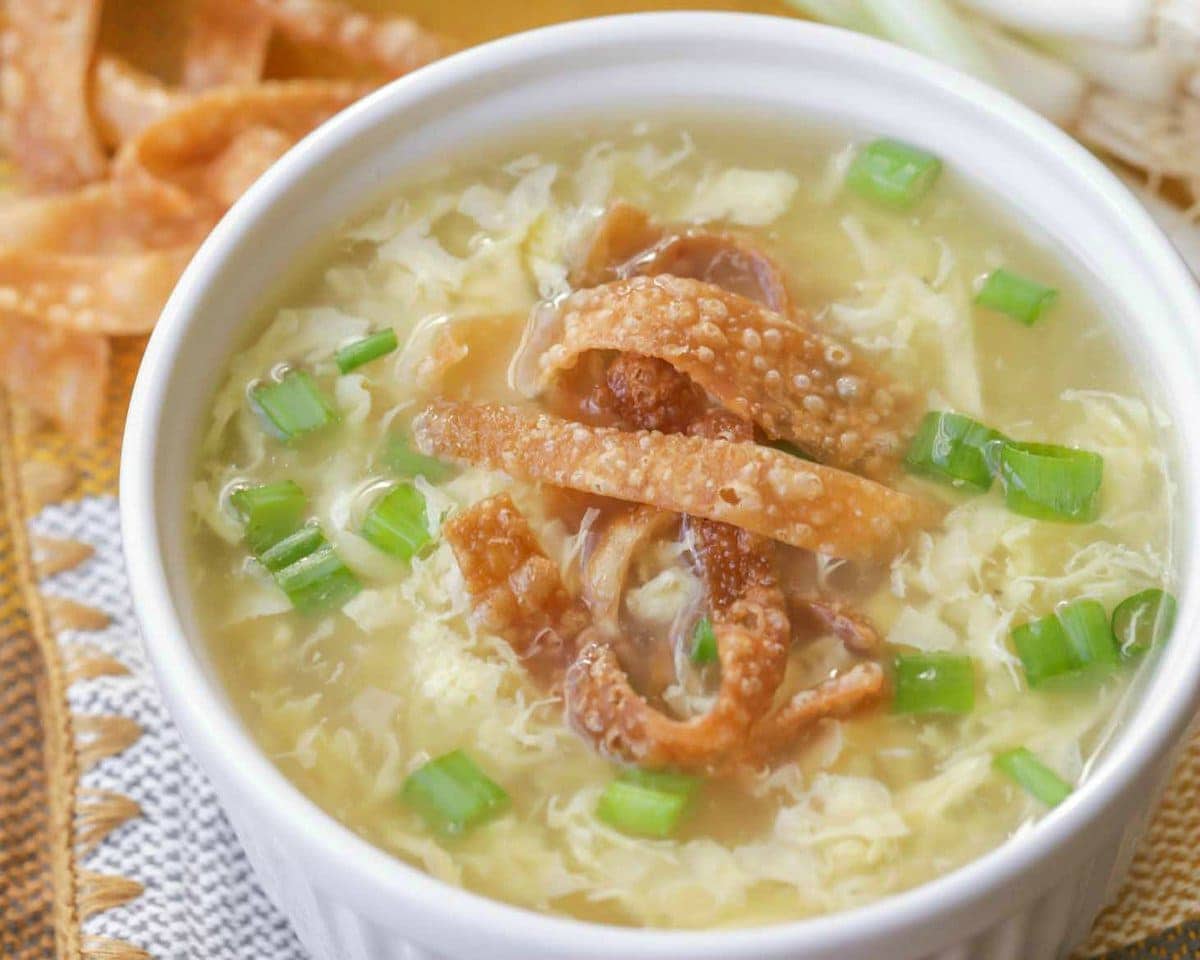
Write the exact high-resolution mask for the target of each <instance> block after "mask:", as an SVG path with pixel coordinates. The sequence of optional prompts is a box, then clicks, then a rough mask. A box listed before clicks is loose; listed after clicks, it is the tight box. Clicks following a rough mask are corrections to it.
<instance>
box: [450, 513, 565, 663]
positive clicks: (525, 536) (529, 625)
mask: <svg viewBox="0 0 1200 960" xmlns="http://www.w3.org/2000/svg"><path fill="white" fill-rule="evenodd" d="M442 534H443V536H445V538H446V541H447V542H448V543H449V544H450V547H451V549H452V550H453V551H454V556H455V559H457V560H458V567H459V569H460V570H461V571H462V575H463V580H464V581H465V582H466V585H467V592H468V593H470V594H471V598H472V599H473V600H474V604H475V605H474V616H475V618H476V621H477V622H478V623H479V624H480V625H481V626H483V627H484V628H485V629H487V630H490V631H492V632H494V633H496V634H498V635H499V636H501V637H503V638H504V639H505V640H506V641H508V643H509V645H510V646H512V648H513V650H514V652H515V653H516V654H517V656H518V657H519V658H520V659H521V660H522V662H523V663H524V665H525V666H526V667H527V668H528V669H529V671H530V672H531V673H532V674H533V675H534V677H535V678H537V679H538V680H539V681H541V682H542V683H543V684H545V685H547V686H550V685H553V684H555V683H557V681H558V680H559V679H561V677H562V673H563V670H564V669H565V668H566V665H567V663H568V662H569V661H570V660H571V658H572V657H573V656H574V652H575V650H574V640H575V638H576V637H577V636H578V635H579V633H580V632H581V631H582V630H583V629H584V627H585V626H586V625H587V614H586V613H585V611H584V610H583V607H582V606H581V604H579V603H578V601H576V600H575V598H574V597H572V596H571V595H570V593H568V592H567V588H566V586H565V585H564V584H563V581H562V577H561V575H560V574H559V571H558V568H557V567H556V566H555V565H554V564H553V563H552V562H551V560H550V558H549V557H547V556H546V554H545V553H544V552H543V551H542V548H541V546H540V545H539V544H538V542H537V537H536V536H534V533H533V530H532V529H530V526H529V523H528V521H526V520H525V518H524V517H523V516H521V513H520V511H518V510H517V508H516V506H515V505H514V504H513V502H512V499H511V498H510V497H509V496H508V494H499V495H497V496H494V497H490V498H488V499H487V500H481V501H480V502H479V503H476V504H474V505H473V506H471V507H469V508H467V509H466V510H464V511H463V512H462V513H460V514H458V515H457V516H456V517H454V518H453V519H451V520H450V521H448V522H447V523H446V524H444V525H443V527H442Z"/></svg>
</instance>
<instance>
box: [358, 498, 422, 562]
mask: <svg viewBox="0 0 1200 960" xmlns="http://www.w3.org/2000/svg"><path fill="white" fill-rule="evenodd" d="M359 532H360V534H361V535H362V537H363V539H364V540H367V541H368V542H370V543H372V544H374V545H375V546H376V547H378V548H379V549H380V550H382V551H383V552H384V553H389V554H391V555H392V556H394V557H400V558H401V559H402V560H408V559H409V558H411V557H412V556H413V555H414V554H415V553H417V552H419V551H420V550H421V548H423V547H424V546H425V545H426V544H428V543H429V542H430V541H431V540H432V539H433V538H432V536H431V535H430V533H429V524H428V520H427V518H426V511H425V498H424V497H423V496H421V492H420V491H419V490H418V489H417V488H416V487H414V486H412V485H411V484H408V483H401V484H398V485H397V486H395V487H392V489H391V490H389V491H388V492H387V493H385V494H384V495H383V496H382V497H380V498H379V499H378V500H376V501H375V503H374V505H373V506H372V507H371V509H370V510H368V511H367V515H366V517H364V518H363V525H362V530H360V531H359Z"/></svg>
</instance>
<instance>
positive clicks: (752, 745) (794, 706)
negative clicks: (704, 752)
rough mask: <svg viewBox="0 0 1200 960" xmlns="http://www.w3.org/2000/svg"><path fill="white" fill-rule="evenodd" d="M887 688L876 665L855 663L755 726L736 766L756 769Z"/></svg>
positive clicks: (877, 698) (876, 699) (874, 699)
mask: <svg viewBox="0 0 1200 960" xmlns="http://www.w3.org/2000/svg"><path fill="white" fill-rule="evenodd" d="M886 692H887V684H886V682H885V680H884V676H883V668H881V667H880V666H879V664H877V663H873V662H867V663H856V664H855V665H854V666H853V667H851V668H850V669H849V670H847V671H846V672H845V673H843V674H839V675H838V676H836V677H833V678H831V679H829V680H825V681H823V682H821V683H819V684H817V685H816V686H815V687H808V688H807V689H804V690H801V691H799V692H798V693H795V694H793V695H792V697H791V699H789V700H787V701H786V702H785V703H784V704H782V705H781V706H779V707H778V708H776V709H775V710H773V711H772V712H771V713H769V714H768V715H767V716H766V717H764V718H763V719H762V720H760V721H759V722H758V723H756V724H755V725H754V727H753V729H752V730H751V731H750V736H749V739H748V740H747V744H746V751H745V753H744V754H742V755H741V756H740V757H738V758H736V760H735V765H739V766H756V765H759V764H762V763H765V762H767V761H769V760H770V759H771V758H772V757H773V756H775V755H776V754H778V753H780V752H782V751H783V750H786V749H787V748H788V747H790V746H792V745H793V744H795V742H796V740H797V738H798V737H800V736H801V735H802V734H803V733H804V732H805V731H807V730H808V729H810V728H811V727H812V726H813V725H814V724H815V723H816V722H817V721H818V720H824V719H825V718H827V717H844V716H846V715H847V714H850V713H853V712H854V711H856V710H860V709H862V708H864V707H869V706H872V705H874V704H876V703H878V702H879V701H880V700H882V699H883V697H884V695H885V694H886Z"/></svg>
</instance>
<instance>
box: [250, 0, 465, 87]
mask: <svg viewBox="0 0 1200 960" xmlns="http://www.w3.org/2000/svg"><path fill="white" fill-rule="evenodd" d="M253 2H254V3H256V4H257V5H258V9H259V10H261V11H262V12H263V13H264V14H265V15H266V16H267V17H269V18H270V20H271V22H272V23H273V24H274V25H275V26H276V27H278V28H279V29H280V31H282V32H283V33H285V34H287V35H288V36H290V37H292V38H293V39H295V40H299V41H300V42H302V43H310V44H313V45H315V46H321V47H327V48H330V49H333V50H336V51H338V52H339V53H341V54H343V55H345V56H346V57H347V58H348V59H350V60H351V61H354V62H356V63H365V64H370V65H372V66H374V67H376V68H378V69H379V70H381V71H383V72H384V73H386V74H388V75H389V76H395V77H398V76H402V75H403V74H406V73H409V72H411V71H413V70H416V69H417V67H423V66H424V65H425V64H427V63H431V62H432V61H434V60H437V59H438V58H440V57H443V56H445V55H446V54H447V53H449V52H450V51H451V50H452V49H453V47H452V45H451V44H450V43H449V42H448V41H447V40H446V39H445V38H444V37H440V36H438V35H437V34H435V33H431V32H430V31H428V30H425V29H423V28H422V27H421V26H420V25H419V24H418V23H417V22H416V21H415V20H411V19H409V18H408V17H376V16H371V15H370V14H366V13H361V12H359V11H357V10H354V9H352V8H351V7H348V6H346V5H344V4H341V3H331V2H329V0H253Z"/></svg>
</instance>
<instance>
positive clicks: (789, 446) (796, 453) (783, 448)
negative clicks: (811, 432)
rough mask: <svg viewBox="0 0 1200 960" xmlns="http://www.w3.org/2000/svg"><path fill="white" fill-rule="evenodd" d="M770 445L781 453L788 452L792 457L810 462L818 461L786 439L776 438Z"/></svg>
mask: <svg viewBox="0 0 1200 960" xmlns="http://www.w3.org/2000/svg"><path fill="white" fill-rule="evenodd" d="M768 446H770V447H772V448H774V449H775V450H778V451H779V452H780V453H786V454H787V455H788V456H790V457H798V458H799V459H801V460H807V461H808V462H809V463H816V462H817V460H816V458H815V457H810V456H809V455H808V454H807V453H805V452H804V451H803V450H801V449H800V448H799V447H798V446H796V445H795V444H794V443H788V441H786V440H775V441H773V442H771V443H770V444H768Z"/></svg>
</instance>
